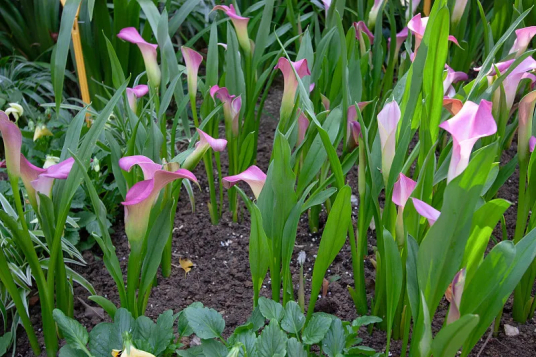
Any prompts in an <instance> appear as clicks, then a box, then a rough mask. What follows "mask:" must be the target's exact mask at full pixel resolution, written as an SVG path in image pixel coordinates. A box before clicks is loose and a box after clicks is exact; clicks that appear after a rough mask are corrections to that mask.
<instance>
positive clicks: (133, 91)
mask: <svg viewBox="0 0 536 357" xmlns="http://www.w3.org/2000/svg"><path fill="white" fill-rule="evenodd" d="M148 92H149V87H148V86H146V85H145V84H139V85H137V86H135V87H134V88H127V99H128V105H129V107H130V109H132V111H133V112H134V113H135V112H136V109H137V103H138V99H139V98H141V97H143V96H144V95H146V94H147V93H148Z"/></svg>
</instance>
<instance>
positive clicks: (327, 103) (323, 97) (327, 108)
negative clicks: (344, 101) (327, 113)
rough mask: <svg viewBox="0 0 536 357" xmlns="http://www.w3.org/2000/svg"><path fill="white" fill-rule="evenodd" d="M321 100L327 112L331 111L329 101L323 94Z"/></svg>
mask: <svg viewBox="0 0 536 357" xmlns="http://www.w3.org/2000/svg"><path fill="white" fill-rule="evenodd" d="M320 99H321V100H322V105H323V106H324V109H325V110H329V104H330V103H329V99H328V97H326V96H325V95H323V94H320Z"/></svg>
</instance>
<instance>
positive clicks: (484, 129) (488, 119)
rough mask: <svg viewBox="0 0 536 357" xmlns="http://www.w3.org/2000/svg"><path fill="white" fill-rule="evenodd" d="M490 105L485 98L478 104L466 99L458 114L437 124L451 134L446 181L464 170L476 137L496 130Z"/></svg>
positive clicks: (484, 135) (493, 132) (481, 136)
mask: <svg viewBox="0 0 536 357" xmlns="http://www.w3.org/2000/svg"><path fill="white" fill-rule="evenodd" d="M491 107H492V104H491V102H488V101H487V100H482V101H481V102H480V104H476V103H473V102H471V101H467V102H465V104H464V105H463V107H462V109H461V110H460V111H459V112H458V114H456V115H455V116H454V117H453V118H452V119H450V120H447V121H444V122H443V123H441V124H440V125H439V127H440V128H443V129H445V130H446V131H448V132H449V133H450V134H451V135H452V141H453V145H452V157H451V159H450V166H449V172H448V177H447V182H450V181H451V180H452V179H453V178H455V177H456V176H458V175H460V174H461V173H462V172H463V171H464V170H465V168H466V167H467V165H468V164H469V157H470V156H471V151H472V150H473V146H474V145H475V143H476V142H477V141H478V139H480V138H483V137H486V136H489V135H493V134H495V133H496V132H497V124H496V123H495V119H494V118H493V115H492V113H491Z"/></svg>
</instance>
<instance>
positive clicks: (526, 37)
mask: <svg viewBox="0 0 536 357" xmlns="http://www.w3.org/2000/svg"><path fill="white" fill-rule="evenodd" d="M534 35H536V26H530V27H525V28H522V29H517V30H516V37H517V38H516V40H515V42H514V45H513V46H512V48H511V49H510V52H509V53H515V54H516V57H519V56H521V55H522V54H523V52H525V51H526V50H527V47H528V46H529V44H530V41H531V40H532V38H533V37H534Z"/></svg>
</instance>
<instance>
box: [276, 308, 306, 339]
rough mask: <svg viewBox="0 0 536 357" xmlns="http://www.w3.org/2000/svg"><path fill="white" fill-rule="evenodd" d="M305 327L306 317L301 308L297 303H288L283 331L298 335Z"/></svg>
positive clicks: (282, 324) (282, 325)
mask: <svg viewBox="0 0 536 357" xmlns="http://www.w3.org/2000/svg"><path fill="white" fill-rule="evenodd" d="M304 325H305V316H304V315H303V312H302V311H301V308H300V306H299V305H298V304H297V303H296V302H295V301H289V302H287V305H286V306H285V317H283V321H281V327H282V328H283V330H285V331H287V332H289V333H293V334H295V335H297V334H298V333H299V332H301V330H302V328H303V326H304Z"/></svg>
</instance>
